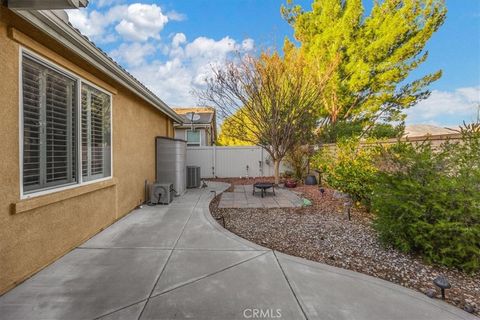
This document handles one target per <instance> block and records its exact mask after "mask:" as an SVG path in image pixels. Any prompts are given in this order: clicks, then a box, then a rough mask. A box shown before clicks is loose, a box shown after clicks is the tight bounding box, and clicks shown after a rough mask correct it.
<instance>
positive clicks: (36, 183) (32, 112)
mask: <svg viewBox="0 0 480 320" xmlns="http://www.w3.org/2000/svg"><path fill="white" fill-rule="evenodd" d="M41 72H42V71H41V68H39V67H38V66H37V65H35V64H32V63H30V62H29V61H27V60H24V62H23V71H22V78H23V80H22V81H23V188H24V190H33V189H36V188H39V187H40V185H41V183H40V180H41V178H40V176H41V173H40V167H41V165H40V162H41V159H40V144H41V142H40V140H41V137H40V131H41V130H40V125H41V122H42V119H41V114H42V112H41V107H40V99H41V93H40V91H41V89H40V85H41V84H40V78H41ZM42 180H43V179H42Z"/></svg>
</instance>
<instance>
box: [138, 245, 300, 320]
mask: <svg viewBox="0 0 480 320" xmlns="http://www.w3.org/2000/svg"><path fill="white" fill-rule="evenodd" d="M254 309H256V310H265V312H266V311H267V310H273V311H274V312H276V311H277V310H278V311H279V313H280V315H281V318H283V319H305V318H304V316H303V313H302V310H301V309H300V307H299V306H298V304H297V301H296V299H295V296H294V295H293V294H292V292H291V290H290V288H289V286H288V284H287V283H286V281H285V278H284V277H283V275H282V272H281V270H280V268H279V266H278V264H277V262H276V259H275V257H274V256H273V253H272V252H267V253H264V254H262V255H260V256H258V257H255V258H253V259H251V260H248V261H246V262H244V263H241V264H239V265H236V266H234V267H232V268H229V269H227V270H224V271H221V272H219V273H217V274H214V275H211V276H209V277H206V278H203V279H200V280H198V281H196V282H193V283H191V284H188V285H186V286H183V287H180V288H178V289H176V290H173V291H169V292H167V293H164V294H161V295H158V296H154V297H152V298H151V299H150V300H149V301H148V303H147V306H146V307H145V310H144V312H143V314H142V317H141V319H152V320H153V319H174V318H176V319H186V318H193V319H221V320H225V319H229V320H234V319H246V318H248V316H250V315H251V313H252V311H251V310H254ZM268 318H272V317H268Z"/></svg>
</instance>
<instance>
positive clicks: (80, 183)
mask: <svg viewBox="0 0 480 320" xmlns="http://www.w3.org/2000/svg"><path fill="white" fill-rule="evenodd" d="M24 55H27V56H30V57H31V58H33V59H35V60H38V61H39V62H40V63H42V64H44V65H46V66H47V67H49V68H51V69H53V70H55V71H57V72H59V73H61V74H64V75H66V76H68V77H70V78H73V79H75V81H76V87H77V92H76V94H77V95H76V116H77V119H76V121H77V123H78V125H77V128H76V129H77V154H76V164H77V168H76V169H77V171H76V172H77V174H76V175H77V177H76V178H77V182H73V183H70V184H67V185H61V186H58V187H56V186H53V187H51V188H46V189H40V190H38V191H30V192H27V193H25V192H24V190H23V143H24V141H23V129H24V128H23V75H22V71H23V56H24ZM18 75H19V77H18V88H19V90H18V93H19V100H18V101H19V108H18V110H19V152H20V155H19V171H20V175H19V176H20V199H21V200H23V199H29V198H33V197H38V196H42V195H46V194H50V193H55V192H60V191H63V190H68V189H73V188H78V187H81V186H84V185H88V184H93V183H97V182H101V181H105V180H109V179H112V177H113V96H112V93H110V92H108V91H107V90H105V89H104V88H101V87H99V86H98V85H96V84H94V83H92V82H90V81H88V80H86V79H84V78H82V77H80V76H79V75H77V74H75V73H73V72H71V71H69V70H67V69H65V68H63V67H61V66H59V65H58V64H56V63H54V62H53V61H51V60H49V59H47V58H45V57H43V56H40V55H38V54H37V53H35V52H33V51H31V50H29V49H27V48H25V47H22V46H20V48H19V66H18ZM82 84H86V85H89V86H91V87H93V88H95V89H97V90H99V91H101V92H103V93H105V94H107V95H108V96H109V98H110V175H109V176H107V177H102V178H99V179H94V180H90V181H83V176H82V161H81V155H82V135H81V130H82V126H81V118H80V117H81V109H82V104H81V102H82V100H81V99H82V95H81V93H82V92H81V90H82Z"/></svg>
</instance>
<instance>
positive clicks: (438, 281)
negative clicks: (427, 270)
mask: <svg viewBox="0 0 480 320" xmlns="http://www.w3.org/2000/svg"><path fill="white" fill-rule="evenodd" d="M433 283H434V284H435V285H436V286H437V287H439V288H440V289H441V290H442V300H445V289H450V288H451V287H452V286H451V285H450V282H448V279H447V278H445V277H444V276H438V277H436V278H435V279H434V280H433Z"/></svg>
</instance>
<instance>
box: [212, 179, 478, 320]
mask: <svg viewBox="0 0 480 320" xmlns="http://www.w3.org/2000/svg"><path fill="white" fill-rule="evenodd" d="M252 180H253V179H234V180H229V179H221V181H224V182H230V183H233V184H251V183H252ZM293 190H294V191H297V192H300V193H301V196H303V197H305V198H307V199H309V200H311V201H312V203H313V205H312V206H311V207H305V208H242V209H236V208H219V207H218V202H219V198H220V196H221V195H220V196H217V198H216V199H215V200H214V201H213V202H212V203H211V205H210V209H211V212H212V214H213V216H214V217H215V218H216V219H219V220H221V221H223V223H224V224H225V227H226V228H227V229H228V230H230V231H232V232H233V233H235V234H237V235H239V236H241V237H243V238H245V239H247V240H250V241H252V242H255V243H257V244H260V245H262V246H265V247H268V248H271V249H274V250H278V251H280V252H284V253H287V254H290V255H294V256H299V257H302V258H306V259H310V260H313V261H318V262H322V263H325V264H329V265H333V266H336V267H340V268H345V269H350V270H354V271H357V272H361V273H364V274H368V275H371V276H375V277H378V278H381V279H384V280H388V281H391V282H393V283H397V284H400V285H402V286H405V287H407V288H411V289H415V290H418V291H421V292H423V293H425V294H427V293H428V294H429V295H433V296H434V298H440V297H441V293H440V290H439V289H438V288H437V287H435V285H434V284H433V282H432V281H433V279H435V278H436V277H437V276H439V275H443V276H445V277H446V278H447V279H448V280H449V282H450V283H451V285H452V288H451V289H449V290H447V291H446V301H447V302H448V303H451V304H453V305H455V306H457V307H459V308H462V309H464V310H466V311H469V312H473V313H474V314H476V315H479V314H480V312H479V311H480V273H476V274H466V273H464V272H461V271H458V270H454V269H449V268H446V267H441V266H434V265H430V264H428V263H426V262H424V261H422V259H421V258H420V257H416V256H413V255H409V254H404V253H401V252H399V251H397V250H395V249H393V248H386V247H384V246H383V245H382V244H381V243H380V242H379V240H378V239H377V236H376V232H375V230H373V228H372V219H373V216H372V215H371V214H370V213H368V212H365V211H364V210H361V209H358V208H353V209H352V210H351V221H348V219H347V214H346V210H345V207H344V202H345V201H344V200H343V199H337V198H335V197H333V191H332V190H329V189H325V193H324V195H323V196H322V195H321V193H320V192H319V190H318V187H316V186H300V187H298V188H296V189H293Z"/></svg>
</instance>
